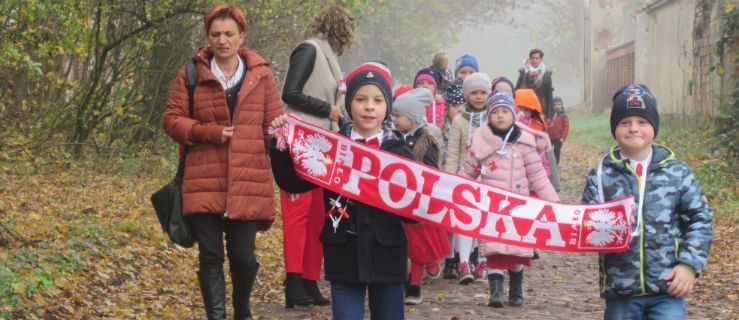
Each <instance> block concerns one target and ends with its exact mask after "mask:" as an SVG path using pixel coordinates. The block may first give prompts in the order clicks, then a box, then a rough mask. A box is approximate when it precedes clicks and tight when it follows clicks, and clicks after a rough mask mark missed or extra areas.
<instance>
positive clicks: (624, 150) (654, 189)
mask: <svg viewBox="0 0 739 320" xmlns="http://www.w3.org/2000/svg"><path fill="white" fill-rule="evenodd" d="M658 129H659V114H658V112H657V101H656V100H655V98H654V96H652V94H651V92H650V91H649V89H648V88H647V87H646V86H644V85H640V84H632V85H628V86H624V87H623V88H621V89H619V90H618V91H617V92H616V94H615V95H614V97H613V108H612V110H611V133H612V135H613V137H614V138H615V139H616V141H617V142H618V146H616V147H613V148H612V149H611V150H610V152H609V153H608V154H607V155H606V156H605V157H604V158H603V160H602V161H601V162H600V163H599V164H598V167H597V168H596V169H593V170H592V171H591V172H590V174H589V175H588V178H587V182H586V185H585V190H584V192H583V197H582V202H583V203H593V202H606V201H610V200H613V199H617V198H621V197H625V196H629V195H632V196H634V199H635V201H636V208H635V210H634V212H633V220H632V235H633V239H632V240H631V247H630V249H629V250H628V251H626V252H623V253H608V254H600V257H599V269H600V270H599V271H600V272H599V273H600V292H601V297H603V298H605V300H606V309H605V313H604V318H605V319H645V317H648V318H649V319H684V318H685V315H686V309H685V298H686V297H687V295H688V294H690V292H691V291H692V290H693V284H694V283H695V281H696V279H697V278H698V276H699V275H700V274H701V273H702V272H703V270H704V267H705V265H706V261H707V259H708V253H709V250H710V247H711V241H712V240H713V210H711V208H710V207H709V204H708V202H707V201H706V198H705V196H704V195H703V191H702V189H701V187H700V185H699V184H698V181H697V180H696V179H695V176H694V175H693V173H692V172H691V171H690V168H688V166H687V165H686V164H685V163H684V162H682V161H680V160H678V159H677V158H676V157H675V154H674V153H673V152H672V151H670V150H669V149H667V148H665V147H662V146H659V145H656V144H653V141H654V137H655V136H656V135H657V131H658Z"/></svg>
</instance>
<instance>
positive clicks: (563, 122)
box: [547, 112, 570, 140]
mask: <svg viewBox="0 0 739 320" xmlns="http://www.w3.org/2000/svg"><path fill="white" fill-rule="evenodd" d="M547 122H548V124H547V132H548V133H549V138H551V139H552V140H558V139H566V138H567V134H568V133H569V132H570V118H568V117H567V114H566V113H564V112H555V113H554V116H552V118H551V119H549V120H548V121H547Z"/></svg>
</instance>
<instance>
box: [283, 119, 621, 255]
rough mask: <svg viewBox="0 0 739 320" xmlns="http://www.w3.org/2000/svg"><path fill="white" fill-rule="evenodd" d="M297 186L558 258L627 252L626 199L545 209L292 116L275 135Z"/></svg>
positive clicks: (537, 203)
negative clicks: (560, 255)
mask: <svg viewBox="0 0 739 320" xmlns="http://www.w3.org/2000/svg"><path fill="white" fill-rule="evenodd" d="M277 135H278V148H282V149H283V150H284V148H286V147H289V149H290V153H291V155H292V158H293V164H294V166H295V171H296V172H297V173H298V174H299V175H300V176H301V177H302V178H303V179H305V180H307V181H310V182H312V183H314V184H316V185H318V186H321V187H323V188H326V189H329V190H331V191H334V192H337V193H339V194H341V195H342V196H346V197H349V198H352V199H355V200H358V201H360V202H362V203H365V204H369V205H372V206H374V207H377V208H380V209H382V210H385V211H388V212H391V213H393V214H397V215H400V216H403V217H407V218H411V219H415V220H419V221H422V222H424V223H433V224H436V225H438V226H439V227H442V228H444V229H446V230H449V231H451V232H455V233H460V234H465V235H468V236H472V237H475V238H479V239H485V240H490V241H496V242H501V243H507V244H512V245H517V246H522V247H529V248H536V249H542V250H553V251H564V252H623V251H626V250H628V249H629V243H630V241H631V232H630V231H631V227H630V224H629V219H628V217H629V214H630V213H631V212H632V210H633V208H634V199H633V197H627V198H622V199H619V200H615V201H612V202H608V203H602V204H592V205H581V204H563V203H553V202H547V201H544V200H541V199H537V198H533V197H528V196H523V195H520V194H516V193H512V192H509V191H506V190H503V189H499V188H496V187H492V186H489V185H485V184H482V183H479V182H477V181H473V180H469V179H466V178H463V177H461V176H458V175H455V174H450V173H447V172H443V171H440V170H437V169H433V168H431V167H428V166H425V165H423V164H420V163H417V162H414V161H412V160H410V159H405V158H402V157H398V156H397V155H394V154H391V153H387V152H385V151H382V150H376V149H373V148H370V147H367V146H366V145H364V144H361V143H359V142H355V141H352V140H350V139H348V138H347V137H344V136H342V135H340V134H337V133H335V132H331V131H328V130H324V129H322V128H320V127H317V126H314V125H311V124H309V123H306V122H303V121H301V120H300V119H299V118H297V117H296V116H295V115H291V116H290V117H288V120H287V123H286V124H285V125H284V126H283V127H282V128H280V129H279V130H278V132H277Z"/></svg>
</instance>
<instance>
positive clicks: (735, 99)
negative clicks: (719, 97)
mask: <svg viewBox="0 0 739 320" xmlns="http://www.w3.org/2000/svg"><path fill="white" fill-rule="evenodd" d="M722 9H723V10H722V13H721V25H722V27H721V28H720V29H719V30H721V31H720V33H719V35H718V39H717V40H716V43H715V44H714V49H715V52H716V55H717V56H718V57H719V59H718V62H717V63H716V65H714V66H713V67H712V68H711V69H712V71H715V72H716V74H717V75H719V76H720V77H724V76H727V77H729V78H728V80H729V81H730V83H732V84H733V88H734V89H733V91H732V93H731V98H729V99H727V102H726V103H725V104H724V105H723V106H722V108H721V112H720V113H719V114H718V115H717V119H716V120H718V121H717V123H718V124H719V127H718V130H719V136H718V137H719V139H720V141H721V144H722V146H724V147H725V148H726V150H727V151H728V156H729V158H736V157H737V156H739V85H737V84H738V83H739V8H737V3H728V4H724V5H723V6H722ZM727 66H730V67H731V68H733V70H731V71H727V69H726V67H727ZM727 72H730V73H727Z"/></svg>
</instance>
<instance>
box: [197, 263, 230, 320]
mask: <svg viewBox="0 0 739 320" xmlns="http://www.w3.org/2000/svg"><path fill="white" fill-rule="evenodd" d="M198 282H200V293H202V294H203V303H204V304H205V314H206V315H207V316H208V320H226V281H225V280H224V278H223V269H222V268H220V267H217V268H202V267H201V268H200V271H198Z"/></svg>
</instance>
